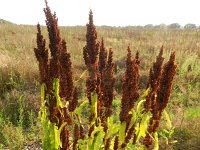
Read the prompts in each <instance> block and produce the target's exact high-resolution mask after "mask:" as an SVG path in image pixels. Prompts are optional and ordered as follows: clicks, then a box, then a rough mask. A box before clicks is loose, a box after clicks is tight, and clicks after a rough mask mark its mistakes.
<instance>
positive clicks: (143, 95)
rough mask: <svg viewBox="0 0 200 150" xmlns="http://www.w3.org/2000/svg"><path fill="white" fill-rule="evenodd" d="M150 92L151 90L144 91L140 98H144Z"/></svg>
mask: <svg viewBox="0 0 200 150" xmlns="http://www.w3.org/2000/svg"><path fill="white" fill-rule="evenodd" d="M150 91H151V88H148V89H146V90H145V91H144V92H143V94H142V96H141V98H146V96H147V95H148V94H149V92H150Z"/></svg>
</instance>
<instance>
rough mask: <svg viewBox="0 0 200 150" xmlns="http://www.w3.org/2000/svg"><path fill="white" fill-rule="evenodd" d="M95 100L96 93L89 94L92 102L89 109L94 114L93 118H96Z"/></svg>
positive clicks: (96, 98) (96, 97)
mask: <svg viewBox="0 0 200 150" xmlns="http://www.w3.org/2000/svg"><path fill="white" fill-rule="evenodd" d="M97 100H98V95H97V93H95V92H94V93H92V96H91V103H92V106H91V109H92V113H93V114H94V115H95V118H97Z"/></svg>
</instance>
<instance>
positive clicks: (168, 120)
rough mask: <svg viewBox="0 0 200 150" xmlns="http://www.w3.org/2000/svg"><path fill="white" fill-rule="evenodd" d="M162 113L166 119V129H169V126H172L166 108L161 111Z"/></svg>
mask: <svg viewBox="0 0 200 150" xmlns="http://www.w3.org/2000/svg"><path fill="white" fill-rule="evenodd" d="M163 115H164V118H165V119H166V121H167V124H166V126H167V129H171V128H172V122H171V120H170V117H169V114H168V113H167V111H166V110H164V111H163Z"/></svg>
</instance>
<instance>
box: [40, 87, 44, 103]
mask: <svg viewBox="0 0 200 150" xmlns="http://www.w3.org/2000/svg"><path fill="white" fill-rule="evenodd" d="M40 95H41V101H42V103H44V99H45V84H44V83H43V84H42V85H41V87H40Z"/></svg>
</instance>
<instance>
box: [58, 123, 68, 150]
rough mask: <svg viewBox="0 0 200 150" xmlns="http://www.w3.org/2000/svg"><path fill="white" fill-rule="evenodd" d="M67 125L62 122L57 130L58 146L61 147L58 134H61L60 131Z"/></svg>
mask: <svg viewBox="0 0 200 150" xmlns="http://www.w3.org/2000/svg"><path fill="white" fill-rule="evenodd" d="M66 125H67V123H66V122H64V123H63V124H62V125H61V127H60V128H59V129H58V134H57V139H58V143H59V146H60V147H62V142H61V141H60V134H61V131H62V129H63V128H64V126H66Z"/></svg>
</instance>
